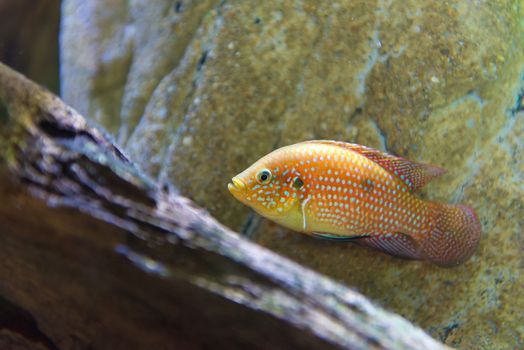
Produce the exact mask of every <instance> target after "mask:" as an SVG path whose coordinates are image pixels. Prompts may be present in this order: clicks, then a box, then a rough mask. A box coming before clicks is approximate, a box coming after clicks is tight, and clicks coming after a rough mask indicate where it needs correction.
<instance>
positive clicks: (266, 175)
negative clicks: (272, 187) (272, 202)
mask: <svg viewBox="0 0 524 350" xmlns="http://www.w3.org/2000/svg"><path fill="white" fill-rule="evenodd" d="M271 177H272V175H271V171H269V169H262V170H260V171H259V172H258V173H257V181H258V182H259V183H261V184H262V185H265V184H267V183H269V181H271Z"/></svg>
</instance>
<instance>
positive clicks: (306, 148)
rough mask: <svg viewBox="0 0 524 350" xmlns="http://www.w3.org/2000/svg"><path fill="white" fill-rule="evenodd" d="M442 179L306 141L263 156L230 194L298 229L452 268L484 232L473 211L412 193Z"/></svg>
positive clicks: (431, 171) (429, 169) (399, 162)
mask: <svg viewBox="0 0 524 350" xmlns="http://www.w3.org/2000/svg"><path fill="white" fill-rule="evenodd" d="M444 172H445V170H444V169H441V168H439V167H436V166H432V165H425V164H419V163H415V162H411V161H409V160H406V159H403V158H400V157H396V156H393V155H389V154H387V153H383V152H380V151H378V150H375V149H372V148H369V147H365V146H361V145H357V144H351V143H345V142H337V141H306V142H302V143H298V144H295V145H290V146H286V147H282V148H280V149H277V150H276V151H273V152H271V153H270V154H268V155H266V156H264V157H262V158H261V159H260V160H258V161H257V162H255V163H254V164H253V165H251V166H250V167H249V168H247V169H246V170H245V171H243V172H242V173H240V174H238V175H237V176H235V177H234V178H233V179H232V183H230V184H228V189H229V191H230V192H231V194H232V195H233V196H234V197H235V198H236V199H238V200H239V201H240V202H242V203H244V204H246V205H248V206H250V207H251V208H253V209H254V210H255V211H256V212H258V213H259V214H260V215H262V216H264V217H266V218H268V219H270V220H272V221H275V222H276V223H278V224H280V225H282V226H285V227H287V228H290V229H292V230H295V231H299V232H304V233H306V234H309V235H313V236H316V237H320V238H326V239H334V240H348V241H353V242H357V243H360V244H363V245H366V246H370V247H374V248H377V249H380V250H382V251H384V252H387V253H389V254H392V255H395V256H400V257H406V258H412V259H426V260H429V261H431V262H433V263H435V264H437V265H441V266H451V265H456V264H459V263H461V262H463V261H464V260H466V259H468V258H469V257H470V256H471V255H472V254H473V251H474V250H475V248H476V246H477V245H478V242H479V239H480V231H481V228H480V222H479V220H478V218H477V216H476V215H475V213H474V212H473V210H472V209H471V208H469V207H467V206H465V205H449V204H443V203H436V202H430V201H425V200H422V199H419V198H417V197H416V196H415V195H414V194H413V192H414V191H416V190H417V189H419V188H421V187H423V186H424V185H425V184H426V183H428V182H429V181H430V180H431V179H433V178H434V177H437V176H439V175H441V174H443V173H444Z"/></svg>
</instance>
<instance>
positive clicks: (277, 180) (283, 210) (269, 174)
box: [228, 149, 305, 231]
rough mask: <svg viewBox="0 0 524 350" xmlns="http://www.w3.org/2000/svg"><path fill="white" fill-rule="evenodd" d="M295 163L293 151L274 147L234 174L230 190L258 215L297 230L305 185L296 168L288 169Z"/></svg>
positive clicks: (300, 222) (300, 223)
mask: <svg viewBox="0 0 524 350" xmlns="http://www.w3.org/2000/svg"><path fill="white" fill-rule="evenodd" d="M295 163H296V159H294V157H293V154H292V152H286V150H284V149H279V150H276V151H273V152H272V153H270V154H268V155H266V156H264V157H263V158H261V159H259V160H258V161H256V162H255V163H254V164H252V165H251V166H250V167H248V168H247V169H246V170H244V171H243V172H241V173H240V174H238V175H236V176H235V177H233V178H232V179H231V183H229V184H228V189H229V192H231V194H232V195H233V196H234V197H235V198H236V199H237V200H239V201H240V202H242V203H243V204H245V205H247V206H249V207H251V208H252V209H253V210H255V211H256V212H257V213H259V214H260V215H262V216H264V217H266V218H268V219H270V220H272V221H275V222H277V223H279V224H281V225H283V226H286V227H288V228H291V229H293V230H297V231H300V230H301V229H302V227H303V218H302V211H301V207H300V202H301V200H302V199H303V198H304V196H305V194H304V191H305V186H304V180H302V178H301V177H300V176H298V175H297V171H296V170H293V171H291V168H293V167H294V166H293V165H294V164H295Z"/></svg>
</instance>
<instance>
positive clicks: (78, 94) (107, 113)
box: [62, 0, 524, 348]
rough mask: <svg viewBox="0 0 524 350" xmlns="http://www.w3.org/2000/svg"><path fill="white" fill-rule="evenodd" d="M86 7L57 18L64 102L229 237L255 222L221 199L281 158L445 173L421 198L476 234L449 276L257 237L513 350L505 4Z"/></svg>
mask: <svg viewBox="0 0 524 350" xmlns="http://www.w3.org/2000/svg"><path fill="white" fill-rule="evenodd" d="M82 3H83V2H82V1H79V0H66V1H65V4H64V33H63V38H64V40H63V43H62V55H63V57H64V60H63V62H64V70H63V72H64V75H63V79H64V80H63V81H64V85H63V87H64V89H63V91H64V97H65V99H66V101H68V102H69V103H70V104H72V105H73V106H76V107H77V108H78V109H80V111H81V112H82V113H83V114H85V115H90V116H92V117H93V119H95V120H96V121H98V122H99V123H101V124H102V125H104V126H105V127H106V128H108V129H109V130H110V131H111V132H113V133H114V134H115V135H116V137H117V138H118V140H119V142H120V143H121V144H123V145H124V146H125V149H126V152H127V153H128V155H129V156H130V157H131V158H132V159H134V160H136V161H137V162H138V163H139V164H140V165H141V166H142V168H143V169H144V170H145V171H147V172H149V173H150V174H151V175H152V176H154V177H156V178H158V179H160V180H162V181H172V182H174V183H175V184H176V186H177V187H178V188H179V189H180V190H181V192H182V193H183V194H185V195H188V196H189V197H191V198H193V199H194V200H195V201H196V202H197V203H199V204H201V205H203V206H204V207H206V208H207V209H208V210H209V211H210V212H211V213H212V214H214V215H215V216H217V217H219V218H220V219H221V221H222V222H224V223H227V224H228V225H230V226H231V227H233V228H235V229H239V228H240V227H241V226H242V225H243V223H244V222H245V221H246V214H247V213H249V211H248V209H247V208H244V207H242V205H241V204H239V203H237V202H236V201H235V200H234V199H233V198H232V197H230V195H229V194H228V193H227V190H226V186H225V185H226V183H227V182H228V180H229V178H230V177H231V176H233V175H234V174H236V173H238V172H239V171H241V170H243V169H244V168H245V167H247V166H248V165H249V164H250V163H251V162H253V161H255V160H257V159H258V158H260V157H261V156H262V155H264V154H266V153H268V152H269V151H271V150H272V149H274V148H275V147H278V146H281V145H285V144H289V143H294V142H297V141H300V140H304V139H310V138H330V139H338V140H348V141H352V142H358V143H362V144H366V145H369V146H374V147H379V148H382V149H385V150H387V151H389V152H392V153H395V154H399V155H402V156H405V157H408V158H410V159H413V160H418V161H422V162H429V163H434V164H437V165H440V166H442V167H444V168H447V169H448V173H447V174H446V175H445V176H443V177H442V178H441V179H439V180H436V181H434V183H432V184H430V185H429V186H428V189H427V190H426V191H424V192H423V193H422V194H421V195H422V196H425V197H427V198H430V199H434V200H440V201H446V202H453V203H459V202H460V203H465V204H468V205H471V206H472V207H473V208H474V209H475V210H476V212H477V214H478V215H479V217H480V218H481V221H482V225H483V236H482V240H481V243H480V247H479V249H478V251H477V253H476V254H475V255H474V256H473V258H472V259H471V260H469V261H468V262H466V263H465V264H463V265H461V266H459V267H456V268H453V269H442V268H438V267H434V266H431V265H429V264H426V263H421V262H410V261H404V260H400V259H396V258H392V257H389V256H386V255H383V254H381V253H378V252H376V251H371V250H367V249H364V248H360V247H353V246H350V245H347V244H335V243H328V242H320V241H318V240H312V239H309V238H307V237H303V236H300V235H298V234H295V233H288V232H285V231H284V230H282V229H280V228H278V227H277V226H275V225H273V224H270V223H268V222H267V221H264V220H262V225H261V226H260V227H259V229H258V232H259V233H258V234H257V235H256V237H255V239H256V240H257V241H258V242H259V243H261V244H263V245H266V246H268V247H270V248H271V249H274V250H276V251H278V252H281V253H282V254H285V255H288V256H290V257H292V258H293V259H295V260H297V261H299V262H300V263H302V264H304V265H307V266H310V267H313V268H315V269H317V270H319V271H322V272H324V273H326V274H328V275H331V276H333V277H335V278H337V279H339V280H341V281H344V282H345V283H348V284H350V285H353V286H356V287H357V288H359V289H360V290H361V291H363V292H364V293H365V294H367V295H369V296H371V297H373V298H374V299H375V300H378V301H380V302H381V303H382V304H383V305H385V306H387V307H388V308H391V309H393V310H395V311H397V312H399V313H401V314H402V315H404V316H406V317H407V318H409V319H410V320H412V321H414V322H415V323H417V324H419V325H421V326H422V327H424V328H425V329H427V330H429V331H430V332H431V333H432V334H433V335H435V336H437V337H440V339H441V340H443V341H446V342H447V343H448V344H450V345H453V346H458V347H462V348H479V347H488V348H489V347H493V348H499V347H502V346H509V347H510V348H511V347H521V346H522V344H521V343H519V339H522V338H523V337H524V329H522V327H521V325H522V324H523V323H524V319H523V316H522V315H521V314H520V313H514V312H513V311H512V310H520V309H522V308H523V307H524V300H523V299H522V298H520V295H519V294H518V293H519V292H518V289H519V288H518V286H521V285H523V284H524V277H523V276H522V274H521V273H520V272H519V271H521V270H522V263H523V262H522V257H521V255H522V250H523V249H524V243H523V241H522V227H521V223H520V221H521V218H522V217H523V216H524V206H522V198H523V195H524V188H523V186H522V183H523V180H522V174H523V172H524V165H523V164H524V163H523V162H521V161H519V158H518V156H519V155H520V154H521V153H522V151H523V147H524V146H523V144H522V142H521V141H520V140H522V137H523V136H524V135H523V133H524V122H523V117H524V114H523V113H522V112H521V110H522V109H523V107H522V105H521V103H520V97H519V96H520V95H521V94H522V89H523V83H522V78H521V77H522V74H523V70H522V59H523V57H522V56H523V55H522V50H521V48H520V45H519V43H521V42H522V40H524V30H523V25H522V19H523V16H524V14H523V13H522V9H521V8H520V7H519V6H518V4H517V3H516V2H515V1H509V0H508V1H497V2H484V3H482V4H477V3H475V4H474V3H470V2H461V1H447V2H433V1H403V2H390V1H376V2H373V4H372V5H370V2H369V1H338V2H336V3H335V2H324V3H318V2H313V1H311V2H308V1H298V2H283V3H280V2H277V1H264V2H257V3H253V2H225V1H220V2H219V1H214V2H213V1H207V2H206V1H198V2H197V1H194V2H189V1H179V2H175V4H174V6H173V3H172V2H169V1H156V2H154V3H151V4H150V3H149V2H147V6H146V5H145V4H146V2H145V1H135V2H133V3H132V4H131V5H125V4H124V2H123V1H116V0H115V1H111V0H97V1H93V2H90V4H89V5H85V4H82ZM82 6H89V7H90V8H92V11H91V12H90V15H91V16H92V17H83V16H82V15H81V14H83V13H85V12H82V11H80V10H79V9H81V8H82ZM106 8H110V9H111V11H110V12H103V11H101V9H106ZM88 18H89V20H88ZM73 28H74V30H73ZM85 36H87V37H89V38H92V40H89V41H88V42H87V45H86V44H84V45H82V51H80V52H79V51H78V47H79V46H80V45H78V43H76V42H77V41H78V38H79V37H85ZM79 53H80V54H79ZM82 53H88V56H84V55H82ZM86 67H87V68H86Z"/></svg>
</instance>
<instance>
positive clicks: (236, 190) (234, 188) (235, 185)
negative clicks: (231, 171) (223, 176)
mask: <svg viewBox="0 0 524 350" xmlns="http://www.w3.org/2000/svg"><path fill="white" fill-rule="evenodd" d="M246 188H247V187H246V184H245V183H244V181H242V180H240V179H239V178H237V177H234V178H232V179H231V182H230V183H228V184H227V189H228V190H229V192H231V194H232V195H238V194H241V193H244V192H245V191H246Z"/></svg>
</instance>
